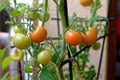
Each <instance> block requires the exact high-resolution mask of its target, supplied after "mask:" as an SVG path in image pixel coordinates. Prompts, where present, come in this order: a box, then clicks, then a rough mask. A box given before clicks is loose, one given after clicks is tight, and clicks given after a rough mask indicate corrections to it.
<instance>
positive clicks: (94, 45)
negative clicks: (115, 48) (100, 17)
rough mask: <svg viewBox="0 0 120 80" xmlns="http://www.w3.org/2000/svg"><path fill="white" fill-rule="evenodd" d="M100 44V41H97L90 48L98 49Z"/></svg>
mask: <svg viewBox="0 0 120 80" xmlns="http://www.w3.org/2000/svg"><path fill="white" fill-rule="evenodd" d="M100 46H101V44H100V42H98V41H97V42H95V43H94V44H93V45H92V49H93V50H99V49H100Z"/></svg>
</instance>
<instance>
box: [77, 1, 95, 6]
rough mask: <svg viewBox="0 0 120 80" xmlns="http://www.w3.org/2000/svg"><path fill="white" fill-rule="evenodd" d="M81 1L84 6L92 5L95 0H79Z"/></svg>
mask: <svg viewBox="0 0 120 80" xmlns="http://www.w3.org/2000/svg"><path fill="white" fill-rule="evenodd" d="M79 2H80V4H81V5H82V6H90V5H91V4H92V2H93V0H79Z"/></svg>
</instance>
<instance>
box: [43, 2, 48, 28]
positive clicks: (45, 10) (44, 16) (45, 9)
mask: <svg viewBox="0 0 120 80" xmlns="http://www.w3.org/2000/svg"><path fill="white" fill-rule="evenodd" d="M47 7H48V0H45V8H44V15H43V19H42V27H43V26H44V24H45V18H46V15H47Z"/></svg>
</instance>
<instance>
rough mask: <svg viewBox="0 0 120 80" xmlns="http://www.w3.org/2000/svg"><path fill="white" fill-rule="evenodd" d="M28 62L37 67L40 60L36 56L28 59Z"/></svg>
mask: <svg viewBox="0 0 120 80" xmlns="http://www.w3.org/2000/svg"><path fill="white" fill-rule="evenodd" d="M28 64H29V65H30V66H32V67H37V66H38V65H39V62H38V61H37V59H36V58H34V57H31V58H30V59H29V61H28Z"/></svg>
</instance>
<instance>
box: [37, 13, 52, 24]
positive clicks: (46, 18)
mask: <svg viewBox="0 0 120 80" xmlns="http://www.w3.org/2000/svg"><path fill="white" fill-rule="evenodd" d="M44 14H45V12H44V11H42V12H40V15H39V19H40V20H41V21H42V20H43V16H44ZM49 18H50V13H48V12H47V13H46V17H45V22H47V21H48V20H49Z"/></svg>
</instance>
